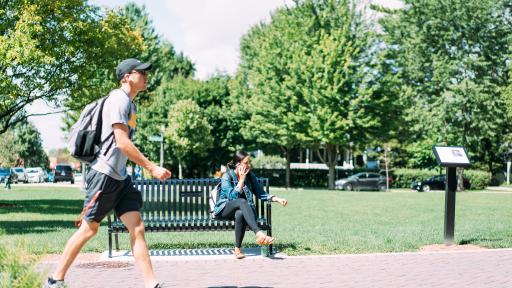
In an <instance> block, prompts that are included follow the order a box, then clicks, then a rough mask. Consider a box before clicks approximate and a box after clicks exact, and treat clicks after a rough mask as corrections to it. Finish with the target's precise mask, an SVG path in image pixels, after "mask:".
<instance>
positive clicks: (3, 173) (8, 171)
mask: <svg viewBox="0 0 512 288" xmlns="http://www.w3.org/2000/svg"><path fill="white" fill-rule="evenodd" d="M9 175H12V179H11V182H12V183H18V174H16V172H14V170H13V169H12V168H4V167H0V183H4V181H6V180H7V177H9Z"/></svg>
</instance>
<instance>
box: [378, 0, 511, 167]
mask: <svg viewBox="0 0 512 288" xmlns="http://www.w3.org/2000/svg"><path fill="white" fill-rule="evenodd" d="M405 4H406V5H405V8H404V9H400V10H388V9H383V8H376V9H377V10H380V11H382V12H385V13H386V14H387V16H386V17H383V18H382V19H381V25H382V27H383V31H384V34H383V40H384V41H385V46H384V47H385V49H383V51H384V54H385V56H384V57H383V61H385V62H386V63H389V64H390V65H391V66H392V67H393V69H390V70H389V72H390V73H391V74H393V75H394V77H395V79H396V80H397V82H396V84H397V85H396V86H397V87H399V89H398V90H397V93H399V95H400V98H401V102H402V103H404V104H405V109H404V118H403V121H402V123H403V125H402V126H403V127H404V128H405V129H403V133H402V135H406V136H405V137H404V138H403V139H404V140H405V141H406V143H408V145H412V146H415V147H411V148H412V149H409V150H411V151H416V152H417V148H418V147H420V146H421V145H417V144H413V143H414V142H418V141H419V142H424V143H425V142H433V143H437V144H448V145H462V146H465V147H466V148H467V150H468V152H469V154H470V156H471V158H472V160H473V162H476V163H477V166H478V162H480V163H483V162H485V163H487V169H488V170H489V171H492V170H494V169H493V163H495V162H497V161H499V159H498V158H497V157H498V156H497V155H499V153H497V152H498V149H499V147H500V146H502V141H503V139H504V138H505V137H504V136H505V135H506V134H508V133H510V128H509V127H510V125H509V123H510V120H511V118H510V116H511V115H510V113H508V112H507V109H508V108H507V99H506V97H505V94H504V93H503V91H504V90H505V89H504V88H505V87H506V86H507V85H509V83H510V75H509V74H507V73H508V70H509V67H508V66H507V65H508V64H507V62H509V60H510V50H509V47H510V43H511V42H510V39H511V37H512V19H511V18H510V13H511V9H512V5H511V4H510V1H506V0H498V1H494V0H482V1H480V0H478V1H477V0H470V1H463V0H455V1H435V0H422V1H409V0H407V1H405ZM475 15H477V16H475ZM427 148H428V147H426V148H425V149H427ZM430 149H431V148H430ZM430 149H429V150H430ZM425 153H430V151H428V152H427V151H425Z"/></svg>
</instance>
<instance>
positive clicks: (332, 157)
mask: <svg viewBox="0 0 512 288" xmlns="http://www.w3.org/2000/svg"><path fill="white" fill-rule="evenodd" d="M316 153H317V155H318V158H320V160H321V161H322V162H324V163H325V165H327V167H329V180H328V183H327V186H328V188H329V190H333V189H334V181H335V180H336V158H337V157H338V145H336V144H326V145H325V149H324V155H326V154H327V159H325V157H322V154H320V151H319V150H316Z"/></svg>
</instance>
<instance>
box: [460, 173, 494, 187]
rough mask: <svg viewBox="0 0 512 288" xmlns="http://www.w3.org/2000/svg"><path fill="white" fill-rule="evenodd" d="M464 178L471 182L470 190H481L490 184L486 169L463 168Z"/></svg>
mask: <svg viewBox="0 0 512 288" xmlns="http://www.w3.org/2000/svg"><path fill="white" fill-rule="evenodd" d="M464 178H466V179H468V180H469V183H471V190H483V189H485V188H487V186H489V185H490V184H491V173H489V172H487V171H481V170H467V169H464Z"/></svg>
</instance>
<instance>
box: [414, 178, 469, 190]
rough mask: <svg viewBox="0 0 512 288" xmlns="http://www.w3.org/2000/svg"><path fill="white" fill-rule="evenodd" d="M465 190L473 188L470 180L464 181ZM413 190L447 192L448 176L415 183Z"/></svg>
mask: <svg viewBox="0 0 512 288" xmlns="http://www.w3.org/2000/svg"><path fill="white" fill-rule="evenodd" d="M463 185H464V189H469V188H471V184H470V183H469V180H468V179H463ZM411 188H412V189H415V190H418V191H419V192H428V191H431V190H445V189H446V175H437V176H434V177H430V178H428V179H425V180H420V181H414V182H412V184H411Z"/></svg>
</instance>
